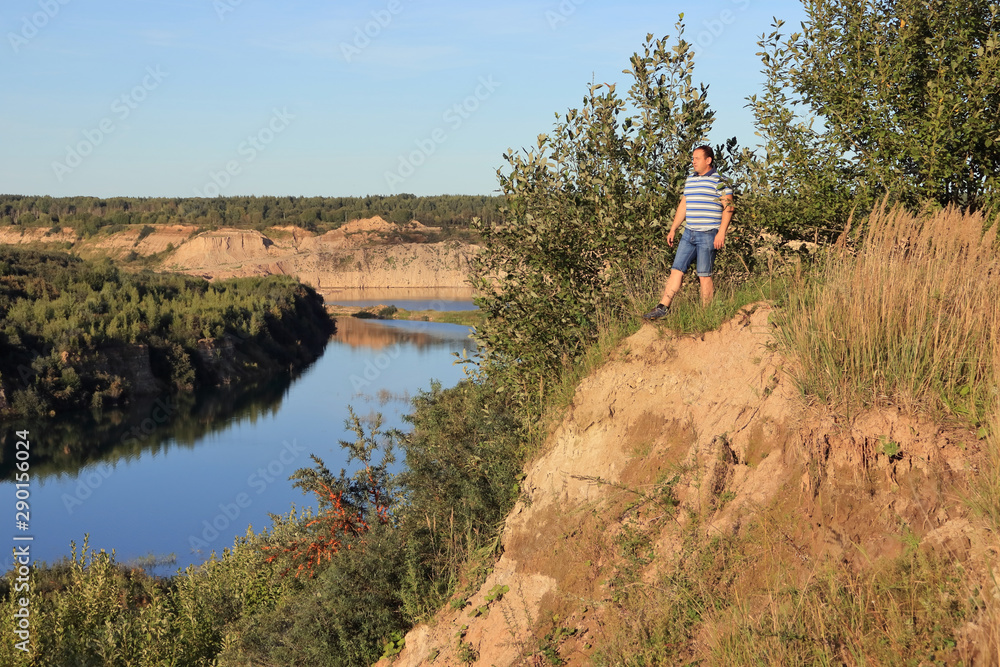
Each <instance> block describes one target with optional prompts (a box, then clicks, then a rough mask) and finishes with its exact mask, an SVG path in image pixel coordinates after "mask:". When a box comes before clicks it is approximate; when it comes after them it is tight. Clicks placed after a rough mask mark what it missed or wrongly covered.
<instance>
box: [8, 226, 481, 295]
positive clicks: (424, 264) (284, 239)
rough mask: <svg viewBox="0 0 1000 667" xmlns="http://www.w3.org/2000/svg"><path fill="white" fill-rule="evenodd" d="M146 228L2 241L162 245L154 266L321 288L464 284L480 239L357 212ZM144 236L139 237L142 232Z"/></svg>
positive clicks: (41, 233) (114, 252)
mask: <svg viewBox="0 0 1000 667" xmlns="http://www.w3.org/2000/svg"><path fill="white" fill-rule="evenodd" d="M151 227H152V231H151V232H150V231H149V230H146V232H147V233H146V234H145V235H142V232H141V230H140V228H138V227H132V228H129V229H126V230H123V231H119V232H116V233H114V234H111V235H98V236H96V237H94V238H92V239H80V238H79V237H77V236H76V234H75V233H74V232H73V230H72V228H69V227H66V228H63V229H62V231H59V232H51V231H50V230H48V229H40V228H38V229H28V230H22V229H21V228H17V227H5V228H0V243H6V244H10V245H25V244H32V245H33V246H36V247H46V246H51V247H58V248H59V249H63V248H66V247H67V246H70V245H72V247H73V250H74V251H75V252H78V253H79V254H80V255H81V256H84V257H94V256H110V257H113V258H124V257H126V256H129V255H130V254H131V253H135V255H138V256H150V255H156V254H158V253H162V254H163V256H162V259H159V258H158V259H159V264H158V266H157V267H156V268H158V269H159V270H165V271H178V272H182V273H188V274H191V275H197V276H203V277H205V278H209V279H215V278H231V277H234V276H262V275H274V274H280V275H293V276H296V277H297V278H298V279H299V280H301V281H302V282H304V283H306V284H308V285H311V286H313V287H314V288H316V289H317V290H320V291H331V290H338V289H372V288H396V287H410V288H442V287H448V288H457V287H467V282H466V275H467V273H468V265H469V261H470V259H471V257H472V256H473V254H474V253H475V252H476V247H475V246H470V245H468V244H462V243H457V242H441V243H407V242H399V241H393V240H392V239H393V238H402V237H404V236H408V237H419V236H426V235H428V234H430V233H432V232H434V231H436V229H435V228H432V227H425V226H424V225H422V224H420V223H419V222H417V221H413V222H411V223H409V224H407V225H397V224H394V223H390V222H387V221H385V220H383V219H382V218H380V217H377V216H376V217H374V218H368V219H365V220H354V221H352V222H349V223H347V224H346V225H343V226H342V227H340V228H339V229H336V230H334V231H330V232H327V233H325V234H315V233H312V232H309V231H306V230H304V229H301V228H298V227H272V228H270V229H268V230H266V232H265V233H261V232H258V231H254V230H246V229H232V228H223V229H218V230H215V231H206V232H201V233H197V228H196V227H193V226H190V225H153V226H151ZM140 237H141V238H140Z"/></svg>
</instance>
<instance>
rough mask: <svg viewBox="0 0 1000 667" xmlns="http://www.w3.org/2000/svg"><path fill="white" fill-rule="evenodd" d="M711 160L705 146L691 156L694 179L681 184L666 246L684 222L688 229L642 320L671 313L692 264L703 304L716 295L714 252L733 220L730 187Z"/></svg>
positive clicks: (710, 150) (721, 243)
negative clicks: (660, 290)
mask: <svg viewBox="0 0 1000 667" xmlns="http://www.w3.org/2000/svg"><path fill="white" fill-rule="evenodd" d="M714 160H715V153H714V152H713V151H712V149H711V148H710V147H708V146H699V147H698V148H696V149H694V152H693V154H692V155H691V166H692V167H694V176H689V177H688V179H687V181H685V182H684V194H683V196H681V201H680V204H678V205H677V213H676V214H675V215H674V224H672V225H671V226H670V233H669V234H667V245H669V246H670V247H671V248H673V247H674V234H675V233H676V232H677V228H678V227H680V224H681V222H683V221H684V220H685V219H687V227H686V228H685V229H684V233H683V234H682V235H681V240H680V242H679V243H678V244H677V255H676V256H675V257H674V264H673V267H672V268H671V269H670V277H669V278H667V284H666V286H665V287H664V288H663V296H662V297H660V303H658V304H657V305H656V308H654V309H653V310H651V311H649V312H648V313H646V314H645V315H643V316H642V317H643V318H644V319H647V320H658V319H660V318H661V317H663V316H665V315H666V314H667V313H669V312H670V302H671V301H673V299H674V296H675V295H676V294H677V292H679V291H680V289H681V281H682V280H683V279H684V272H685V271H687V270H688V267H689V266H691V262H692V261H696V265H695V270H696V271H697V273H698V280H699V281H701V303H702V305H708V303H709V302H710V301H711V300H712V295H713V294H714V293H715V285H714V284H713V283H712V264H713V263H714V261H715V252H716V251H717V250H720V249H721V248H722V246H724V245H725V244H726V230H727V229H729V221H730V220H732V218H733V188H732V187H731V186H730V185H729V182H728V181H727V180H726V179H725V178H723V177H722V176H720V175H719V172H717V171H715V169H714V168H713V167H712V162H713V161H714Z"/></svg>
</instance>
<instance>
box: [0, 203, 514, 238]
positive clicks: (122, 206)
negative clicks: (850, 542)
mask: <svg viewBox="0 0 1000 667" xmlns="http://www.w3.org/2000/svg"><path fill="white" fill-rule="evenodd" d="M501 203H502V197H499V196H489V195H438V196H433V197H417V196H416V195H412V194H399V195H387V196H383V195H372V196H367V197H217V198H215V199H205V198H194V197H188V198H139V197H112V198H108V199H101V198H97V197H36V196H24V195H0V226H2V225H19V226H22V227H48V228H52V227H72V228H73V229H74V230H76V231H77V233H79V234H80V235H81V236H84V237H87V236H92V235H94V234H96V233H97V232H98V231H100V230H102V229H105V230H106V228H108V227H111V228H114V229H117V228H124V227H125V226H126V225H166V224H185V225H196V226H199V227H204V228H207V229H211V228H213V227H222V226H226V227H238V228H250V229H256V230H258V231H263V230H264V229H267V228H268V227H273V226H276V225H296V226H299V227H302V228H304V229H308V230H310V231H314V232H324V231H327V230H330V229H335V228H337V227H339V226H340V225H342V224H344V223H345V222H350V221H351V220H357V219H361V218H370V217H373V216H376V215H378V216H381V217H383V218H385V219H386V220H388V221H390V222H396V223H407V222H410V221H411V220H418V221H419V222H421V223H423V224H424V225H428V226H431V227H441V228H442V233H443V234H444V235H445V236H452V235H455V234H459V235H460V233H461V230H468V228H469V227H470V225H471V222H472V219H473V218H481V219H484V220H490V221H495V220H499V212H498V211H499V207H500V205H501Z"/></svg>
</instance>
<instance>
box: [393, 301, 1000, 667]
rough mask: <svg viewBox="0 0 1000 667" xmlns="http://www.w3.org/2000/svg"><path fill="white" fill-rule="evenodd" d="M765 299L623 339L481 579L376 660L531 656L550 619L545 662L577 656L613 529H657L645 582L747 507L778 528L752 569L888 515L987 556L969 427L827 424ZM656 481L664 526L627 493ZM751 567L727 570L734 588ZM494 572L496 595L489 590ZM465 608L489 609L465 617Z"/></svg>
mask: <svg viewBox="0 0 1000 667" xmlns="http://www.w3.org/2000/svg"><path fill="white" fill-rule="evenodd" d="M769 312H770V308H769V307H768V306H766V305H758V306H752V307H749V308H747V309H745V310H744V312H743V313H741V314H740V316H738V317H737V318H736V319H734V320H733V321H731V322H729V323H727V324H725V325H724V326H723V327H722V328H721V329H720V330H719V331H717V332H712V333H709V334H706V335H705V336H704V337H703V338H690V337H689V338H677V337H674V336H673V335H672V334H670V333H668V332H667V331H666V330H665V329H660V328H658V327H656V326H653V325H644V326H643V328H642V329H641V330H640V331H639V332H638V333H636V334H635V335H633V336H631V337H630V338H629V339H627V340H626V341H624V342H623V344H622V345H621V347H620V348H619V350H618V351H617V353H616V354H615V356H614V358H613V359H612V360H611V361H610V362H609V363H607V364H606V365H605V366H604V367H603V368H601V369H600V370H599V371H597V372H596V373H594V374H592V375H591V376H590V377H588V378H587V379H585V380H584V381H583V382H582V383H581V384H580V386H579V388H578V389H577V392H576V395H575V398H574V399H573V402H572V405H571V406H570V408H569V409H568V412H567V414H566V415H565V417H564V419H562V421H561V423H559V424H558V426H557V427H556V428H555V430H554V431H553V432H552V433H551V435H550V437H549V438H548V441H547V443H546V445H545V446H544V448H543V451H542V452H541V453H540V455H539V456H538V458H537V460H535V461H534V462H533V463H531V464H530V465H529V466H528V468H527V471H526V473H527V477H526V479H525V480H524V482H523V490H524V495H523V499H522V501H521V502H519V503H518V504H517V506H516V508H515V509H514V511H513V512H512V513H511V515H510V516H509V517H508V519H507V522H506V526H505V529H504V533H503V556H502V557H501V558H500V560H499V562H498V563H497V564H496V566H495V568H494V569H493V571H492V573H491V574H490V575H489V577H488V578H487V579H486V582H485V583H484V584H483V585H482V587H481V588H480V589H479V590H478V592H476V593H475V594H474V595H472V596H471V597H469V599H468V603H469V604H468V606H466V607H465V608H464V609H461V610H456V609H454V608H448V609H446V610H444V611H442V612H440V613H439V614H438V615H437V616H436V617H435V618H434V619H433V620H432V622H430V623H427V624H424V625H421V626H418V627H417V628H415V629H414V630H413V631H412V632H410V633H409V635H407V637H406V645H405V649H404V650H403V652H402V654H401V655H400V656H398V657H397V658H396V661H395V662H393V663H391V664H394V665H400V666H403V665H405V666H412V665H422V664H433V665H435V666H437V667H440V666H441V665H459V664H469V663H468V662H463V661H462V660H461V658H462V657H464V658H466V659H468V658H469V656H470V654H471V653H472V651H469V650H468V649H469V648H471V649H474V653H475V655H478V658H477V659H476V660H475V661H474V662H473V663H472V664H476V665H521V664H525V665H535V664H548V663H547V661H546V659H545V657H544V656H543V654H542V653H541V652H540V648H539V647H540V646H543V644H544V642H543V638H544V637H545V636H546V633H549V636H551V632H552V631H553V628H556V627H564V628H570V629H572V630H573V631H574V632H575V634H573V635H572V636H570V637H569V638H566V639H564V640H563V641H562V643H561V644H560V647H559V656H560V659H562V660H565V661H566V663H565V664H570V665H587V664H591V659H592V656H593V655H594V652H595V651H596V650H597V649H598V648H599V647H600V646H601V645H602V643H603V642H604V641H606V640H607V639H608V637H607V634H606V626H607V625H608V622H609V620H610V619H609V616H608V615H609V614H614V613H615V611H614V605H613V604H612V602H611V600H612V597H613V594H614V591H613V590H612V589H611V584H610V583H609V582H612V581H613V580H614V574H615V571H616V570H615V568H616V567H619V566H620V561H619V560H618V556H617V554H618V553H619V550H618V548H617V547H616V539H617V538H618V537H619V536H620V535H622V533H623V531H625V530H627V529H629V528H630V527H631V528H633V529H648V527H649V526H660V525H662V528H657V529H656V531H657V532H655V535H654V538H653V540H652V543H653V545H654V548H655V552H656V556H655V558H653V559H652V564H651V565H649V567H648V569H647V571H646V572H645V575H644V578H645V580H646V581H647V582H649V583H650V584H652V583H653V582H655V581H656V579H657V576H658V573H661V574H662V573H663V572H664V571H665V570H669V569H670V568H671V567H673V565H674V564H676V563H677V562H678V561H679V559H680V551H681V549H682V540H683V537H682V536H683V535H684V531H685V530H687V527H688V526H689V525H690V526H694V527H695V529H696V530H700V531H703V532H704V534H705V535H709V536H710V535H726V534H729V535H734V534H737V533H739V531H741V530H742V529H743V527H744V526H745V525H749V524H751V523H753V522H755V521H759V520H761V517H764V516H766V517H768V519H767V520H768V521H770V522H773V525H774V526H775V527H776V528H775V530H776V531H780V533H781V537H780V540H779V541H778V542H777V543H776V544H777V546H776V547H775V548H774V549H773V551H772V553H771V555H770V556H769V557H768V562H761V564H760V570H761V572H760V575H759V576H760V577H764V576H765V572H766V571H768V570H769V568H770V570H771V571H777V570H778V569H780V570H781V571H782V572H790V573H792V575H791V576H795V573H796V572H798V573H800V574H801V576H808V574H807V572H808V570H809V569H810V568H815V567H816V566H817V565H816V564H818V563H822V562H824V561H827V562H828V559H832V560H833V561H835V562H840V563H848V564H850V563H851V562H852V561H854V560H855V559H859V558H861V557H862V556H861V555H862V554H864V555H865V556H864V557H865V558H872V559H875V558H878V557H880V556H883V555H885V556H892V555H895V554H897V553H898V552H899V551H900V549H901V548H902V540H901V537H900V535H901V533H902V531H903V530H904V529H905V530H909V531H912V533H913V534H914V535H915V536H916V537H917V538H918V539H920V540H921V543H922V545H923V546H924V547H925V548H929V549H936V550H943V552H944V553H946V554H947V556H948V557H954V558H975V559H977V560H978V561H979V562H982V561H983V560H984V559H985V560H990V559H992V560H993V561H994V562H995V561H996V559H997V555H998V554H997V553H996V546H995V541H992V540H990V539H987V538H986V537H984V534H983V533H982V532H980V531H979V530H977V529H976V528H974V525H975V524H974V523H973V522H971V521H970V520H969V518H968V517H967V515H966V514H967V513H966V509H965V506H964V505H963V503H962V502H961V500H960V499H959V491H960V489H961V488H962V486H963V484H964V482H965V478H966V470H967V468H968V466H969V465H970V463H969V462H970V460H971V459H970V457H971V455H972V450H974V449H975V445H974V444H970V443H975V437H974V436H972V435H971V434H969V433H966V432H949V431H945V430H942V429H941V428H939V427H938V426H935V425H934V424H930V423H926V422H922V421H919V420H915V419H913V418H909V417H905V416H903V415H901V414H899V413H897V412H895V411H888V412H878V413H871V414H866V415H861V416H859V417H858V418H857V419H855V420H853V421H851V422H850V423H844V422H841V421H838V420H837V419H835V418H834V417H833V416H830V415H829V414H824V413H823V412H817V411H813V410H809V409H807V408H806V406H805V405H804V403H803V402H802V400H801V398H800V397H799V395H798V393H797V392H796V391H795V390H794V388H793V387H792V386H791V382H790V381H789V380H788V379H787V376H786V375H785V374H784V373H783V371H782V365H783V364H785V363H786V361H785V360H784V359H782V358H781V357H780V356H779V355H778V354H777V353H776V352H775V351H774V345H773V344H772V331H773V329H772V325H771V324H769V322H768V314H769ZM889 440H891V441H892V442H895V443H898V445H899V453H898V454H896V455H895V456H892V457H890V456H887V455H886V453H885V452H884V447H882V446H881V445H880V443H882V442H886V441H889ZM671 478H676V480H677V481H676V483H675V484H674V485H673V487H672V488H673V493H674V494H675V496H676V500H677V502H678V506H677V510H676V512H675V513H674V514H673V518H671V520H667V521H665V522H664V521H663V520H662V515H663V509H662V508H661V507H656V506H652V505H650V504H645V505H642V504H640V503H636V502H635V501H636V498H637V497H638V496H637V492H638V493H650V492H652V491H653V490H654V489H658V488H662V484H663V481H664V480H665V479H671ZM636 507H638V509H635V508H636ZM630 508H633V509H630ZM657 521H659V523H657ZM692 522H694V523H692ZM776 534H777V533H776ZM754 576H755V573H748V574H746V575H745V576H744V578H745V579H747V581H746V585H747V586H748V587H750V586H753V585H755V584H754V581H753V577H754ZM497 586H506V587H507V588H508V589H509V591H508V592H507V593H506V594H505V595H503V597H502V599H500V600H499V601H497V600H495V599H494V600H492V601H491V599H490V597H489V596H490V593H491V592H493V591H496V590H497V588H496V587H497ZM494 597H495V596H494ZM479 607H485V608H486V609H488V613H486V614H479V615H474V614H473V615H470V610H475V609H476V608H479ZM710 625H711V624H710V623H709V624H707V625H706V627H705V628H704V629H703V631H702V632H701V635H700V636H703V637H704V642H700V641H699V642H695V644H694V645H693V646H690V647H687V648H686V650H687V651H689V653H690V658H691V659H692V660H697V659H704V658H705V656H706V655H707V654H708V653H707V646H708V642H710V641H711V637H712V636H713V632H714V631H713V629H712V628H711V627H710ZM984 632H985V631H984V629H983V628H982V627H981V626H978V625H976V624H975V623H970V624H969V625H968V626H967V628H966V631H965V634H963V636H962V638H961V642H963V648H964V651H965V655H968V656H973V657H975V656H977V655H979V657H980V658H981V657H982V655H983V654H982V653H978V654H977V651H981V650H983V649H982V646H983V645H984V639H983V637H984ZM459 642H462V643H463V644H464V646H465V649H462V648H461V647H460V645H459ZM459 651H464V655H460V653H459ZM380 664H390V662H388V661H385V660H383V662H382V663H380ZM685 664H686V661H685ZM977 664H978V663H977Z"/></svg>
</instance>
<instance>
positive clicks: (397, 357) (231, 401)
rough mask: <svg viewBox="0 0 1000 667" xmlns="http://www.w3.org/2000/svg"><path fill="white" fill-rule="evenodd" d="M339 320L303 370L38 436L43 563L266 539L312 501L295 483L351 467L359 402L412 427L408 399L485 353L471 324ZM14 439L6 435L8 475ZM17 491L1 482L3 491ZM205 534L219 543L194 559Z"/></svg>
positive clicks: (188, 553)
mask: <svg viewBox="0 0 1000 667" xmlns="http://www.w3.org/2000/svg"><path fill="white" fill-rule="evenodd" d="M338 325H339V331H338V333H337V334H335V335H334V336H333V337H331V338H330V340H329V341H328V343H327V345H326V348H325V350H324V352H323V355H322V356H321V357H320V358H319V359H318V360H317V361H316V362H314V363H313V364H312V365H311V366H310V367H308V368H306V369H303V370H302V372H301V373H298V374H295V375H291V374H289V373H287V372H286V373H283V374H280V375H277V376H275V377H274V378H271V379H269V380H268V381H262V382H258V383H255V384H249V383H239V384H237V385H234V386H232V387H228V388H217V389H214V390H212V391H209V392H203V393H199V394H197V395H189V396H184V397H181V398H178V399H176V402H175V403H174V402H167V401H165V400H161V402H160V403H157V402H156V401H155V400H154V401H153V402H151V403H147V404H144V405H141V406H140V405H136V406H134V407H133V409H132V410H129V411H127V412H110V411H105V412H104V413H103V414H101V415H98V417H99V418H96V419H95V417H94V416H93V415H84V416H77V417H76V418H75V419H69V418H61V419H59V420H58V421H52V422H49V423H46V424H43V425H41V426H38V427H32V432H31V451H32V466H31V471H32V473H33V474H32V491H31V510H32V512H31V516H32V531H33V533H34V535H35V541H34V543H33V545H34V546H33V549H32V553H33V555H34V556H35V557H36V558H37V559H38V560H43V561H48V562H54V561H56V560H57V559H58V558H59V557H61V556H63V555H66V554H68V553H69V549H70V546H69V545H70V541H71V540H75V541H76V542H77V543H78V544H79V543H80V542H81V541H82V539H83V536H84V535H85V534H89V535H90V545H91V547H92V548H96V549H106V550H108V551H110V550H111V549H116V550H117V552H118V558H119V559H120V560H121V561H123V562H128V561H131V560H133V559H143V558H146V557H148V555H149V554H176V566H177V567H182V568H183V567H186V566H187V565H189V564H193V563H200V562H202V561H203V560H204V559H205V558H206V557H207V555H208V554H209V553H210V552H211V551H212V550H216V551H221V549H223V548H225V547H228V546H230V545H231V544H232V542H233V537H234V536H235V535H242V534H244V533H245V532H246V529H247V526H252V527H253V528H254V529H255V530H260V529H262V528H265V527H267V526H269V525H270V524H271V518H270V517H271V515H272V514H284V513H286V512H287V511H288V510H289V508H290V507H291V506H292V505H293V504H295V505H298V506H299V507H302V506H303V505H311V504H312V502H313V499H312V498H311V497H306V496H303V494H302V492H301V491H300V490H298V489H295V488H293V487H292V485H291V482H289V481H288V476H289V475H291V474H292V473H293V472H295V470H296V469H298V468H301V467H308V466H310V465H312V462H311V460H310V458H309V457H310V455H311V454H315V455H317V456H319V457H321V458H323V459H324V461H326V463H327V465H328V466H329V467H330V468H331V469H337V468H339V467H349V464H348V462H347V461H346V457H345V455H344V450H343V449H342V448H341V447H340V445H339V444H338V443H339V441H340V440H349V441H353V440H354V436H353V434H351V433H349V432H348V431H347V430H346V429H345V428H344V422H345V420H346V418H347V406H348V405H352V406H353V407H354V409H355V411H356V412H357V413H358V414H365V413H366V412H369V411H378V412H380V413H382V414H383V416H384V417H385V425H386V427H388V428H405V427H406V425H405V423H404V421H403V419H402V415H403V414H404V413H406V412H408V411H409V410H410V407H409V403H408V401H407V400H406V398H407V397H411V396H415V395H417V394H418V393H419V392H420V391H421V390H427V389H429V387H430V383H431V380H432V379H437V380H440V381H441V383H442V385H443V386H445V387H449V386H452V385H454V384H455V383H456V382H458V381H459V380H460V379H462V377H463V376H464V368H463V367H462V366H460V365H455V364H454V363H453V362H454V361H455V358H454V356H453V353H454V352H459V351H461V350H468V351H472V350H473V349H474V342H473V341H472V339H470V338H469V337H468V336H469V333H470V330H469V329H468V328H467V327H462V326H457V325H450V324H440V323H433V322H397V321H371V320H368V321H359V320H354V319H353V318H339V322H338ZM174 400H175V399H171V401H174ZM168 413H169V414H168ZM161 422H162V423H161ZM18 427H20V425H18ZM136 429H138V430H136ZM13 431H14V429H13V428H8V429H3V430H0V439H5V440H6V441H5V442H2V444H3V448H2V451H3V452H4V453H3V455H2V459H0V466H2V470H3V472H4V475H5V477H6V478H7V479H9V477H10V469H11V459H12V458H13V444H14V443H13V442H11V441H10V438H11V437H13V435H14V434H13ZM12 487H13V483H12V482H11V481H2V482H0V495H3V494H12V492H13V491H12ZM239 494H247V495H248V496H249V497H250V499H251V501H252V502H251V503H250V505H249V506H247V507H243V506H240V508H239V513H238V516H235V515H232V513H231V512H228V509H231V507H232V503H233V502H234V501H233V499H234V498H236V497H237V496H239ZM207 526H211V529H209V528H208V527H207ZM206 531H208V532H209V533H210V534H208V535H207V536H206ZM216 533H217V534H216ZM195 538H197V539H198V540H201V541H202V542H204V543H207V546H204V544H201V543H199V544H198V548H199V549H200V551H192V549H193V548H194V547H193V546H192V544H193V542H192V540H193V539H195ZM161 573H162V572H161Z"/></svg>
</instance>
